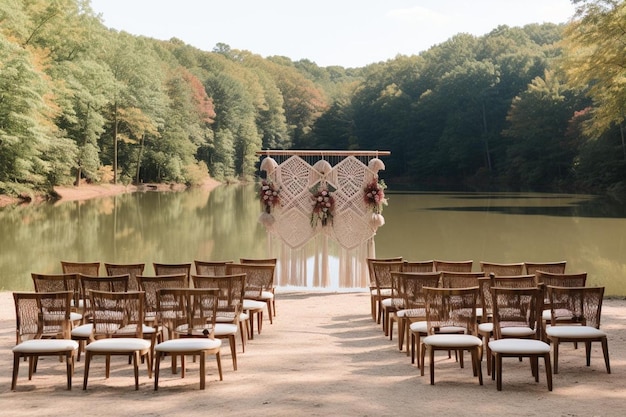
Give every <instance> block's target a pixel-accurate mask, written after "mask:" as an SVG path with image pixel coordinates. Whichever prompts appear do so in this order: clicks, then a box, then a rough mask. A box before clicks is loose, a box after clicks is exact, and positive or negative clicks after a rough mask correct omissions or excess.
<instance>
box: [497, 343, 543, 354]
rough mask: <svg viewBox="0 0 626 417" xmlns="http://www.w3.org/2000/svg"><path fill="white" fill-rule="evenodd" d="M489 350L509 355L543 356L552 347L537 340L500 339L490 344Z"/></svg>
mask: <svg viewBox="0 0 626 417" xmlns="http://www.w3.org/2000/svg"><path fill="white" fill-rule="evenodd" d="M489 349H491V351H492V352H496V353H503V354H507V355H516V354H520V355H523V354H542V353H549V352H550V345H549V344H547V343H544V342H542V341H541V340H535V339H499V340H493V341H491V342H489Z"/></svg>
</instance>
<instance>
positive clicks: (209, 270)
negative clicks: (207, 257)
mask: <svg viewBox="0 0 626 417" xmlns="http://www.w3.org/2000/svg"><path fill="white" fill-rule="evenodd" d="M193 262H194V265H195V267H196V275H213V276H218V275H226V264H232V263H233V261H193Z"/></svg>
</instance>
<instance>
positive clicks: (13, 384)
mask: <svg viewBox="0 0 626 417" xmlns="http://www.w3.org/2000/svg"><path fill="white" fill-rule="evenodd" d="M19 370H20V354H19V353H14V354H13V377H12V379H11V391H15V387H16V385H17V375H18V373H19Z"/></svg>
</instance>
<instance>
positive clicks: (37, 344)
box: [11, 291, 78, 391]
mask: <svg viewBox="0 0 626 417" xmlns="http://www.w3.org/2000/svg"><path fill="white" fill-rule="evenodd" d="M73 294H74V293H73V291H61V292H36V293H33V292H14V293H13V300H14V302H15V318H16V328H15V335H16V345H15V347H13V349H12V351H13V375H12V379H11V390H12V391H15V388H16V386H17V377H18V374H19V366H20V361H21V360H22V358H28V380H32V378H33V374H34V373H35V371H36V369H37V362H38V359H39V357H40V356H64V357H65V363H66V373H67V389H68V390H71V389H72V375H73V374H74V354H75V352H76V350H77V349H78V343H77V342H76V341H74V340H70V339H69V330H70V311H71V300H72V297H73Z"/></svg>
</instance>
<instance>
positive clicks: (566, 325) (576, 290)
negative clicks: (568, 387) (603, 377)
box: [545, 285, 611, 374]
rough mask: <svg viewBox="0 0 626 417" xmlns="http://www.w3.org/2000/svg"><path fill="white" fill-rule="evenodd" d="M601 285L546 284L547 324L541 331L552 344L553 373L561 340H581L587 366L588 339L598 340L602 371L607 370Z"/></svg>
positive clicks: (602, 290)
mask: <svg viewBox="0 0 626 417" xmlns="http://www.w3.org/2000/svg"><path fill="white" fill-rule="evenodd" d="M603 296H604V287H569V288H566V287H554V286H550V285H549V286H548V298H549V299H550V312H551V320H550V327H548V328H546V330H545V332H546V335H547V337H548V340H549V341H550V344H551V345H552V355H553V358H552V363H553V366H554V374H558V373H559V365H558V363H559V345H560V344H561V342H574V343H578V342H584V343H585V352H586V359H587V366H590V365H591V343H592V342H600V343H601V344H602V353H603V355H604V364H605V366H606V372H607V373H608V374H610V373H611V366H610V364H609V347H608V341H607V335H606V333H605V332H603V331H602V330H600V317H601V313H602V299H603Z"/></svg>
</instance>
